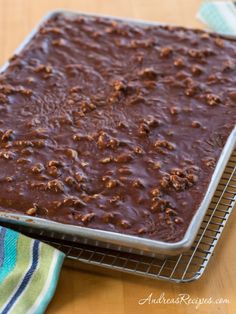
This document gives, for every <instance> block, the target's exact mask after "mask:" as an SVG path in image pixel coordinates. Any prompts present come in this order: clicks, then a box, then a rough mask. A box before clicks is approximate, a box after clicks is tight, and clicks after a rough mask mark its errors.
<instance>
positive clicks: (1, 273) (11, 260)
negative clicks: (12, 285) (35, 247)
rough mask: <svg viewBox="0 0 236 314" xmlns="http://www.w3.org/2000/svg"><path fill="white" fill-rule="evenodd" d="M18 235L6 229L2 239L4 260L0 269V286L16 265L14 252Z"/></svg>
mask: <svg viewBox="0 0 236 314" xmlns="http://www.w3.org/2000/svg"><path fill="white" fill-rule="evenodd" d="M3 229H4V228H3ZM18 238H19V233H17V232H15V231H13V230H10V229H7V231H6V233H5V237H4V243H3V249H4V253H3V254H4V256H5V258H4V260H3V264H2V267H1V268H0V284H1V283H2V282H3V280H4V279H5V278H6V277H7V276H8V274H9V273H10V272H11V271H12V270H13V269H14V267H15V265H16V253H17V252H16V251H17V241H18Z"/></svg>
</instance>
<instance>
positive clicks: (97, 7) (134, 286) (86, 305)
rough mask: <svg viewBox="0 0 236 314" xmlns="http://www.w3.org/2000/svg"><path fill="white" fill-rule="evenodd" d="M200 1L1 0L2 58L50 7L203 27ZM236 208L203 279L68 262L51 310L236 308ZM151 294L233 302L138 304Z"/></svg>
mask: <svg viewBox="0 0 236 314" xmlns="http://www.w3.org/2000/svg"><path fill="white" fill-rule="evenodd" d="M200 3H201V1H200V0H39V1H36V0H35V1H34V0H0V44H1V49H0V51H1V52H0V63H3V62H4V61H6V60H7V58H9V57H10V56H11V54H12V53H13V51H14V49H15V48H16V47H17V46H18V45H19V43H20V42H21V41H22V40H23V39H24V37H25V36H26V35H27V34H28V33H29V32H30V30H31V29H32V28H33V27H34V26H35V25H36V24H37V23H38V22H39V20H40V19H41V18H42V16H44V15H45V14H46V13H47V12H49V11H52V10H55V9H58V8H65V9H71V10H76V11H81V12H91V13H102V14H107V15H114V16H120V17H128V18H139V19H143V20H150V21H160V22H167V23H174V24H179V25H184V26H192V27H203V25H202V24H201V23H200V22H199V21H198V20H197V19H196V17H195V15H196V12H197V9H198V8H199V5H200ZM235 241H236V213H235V212H234V213H233V214H232V216H231V218H230V220H229V222H228V223H227V226H226V229H225V231H224V233H223V236H222V238H221V239H220V242H219V244H218V246H217V248H216V251H215V254H214V256H213V258H212V260H211V261H210V263H209V265H208V268H207V271H206V273H205V274H204V275H203V276H202V278H201V279H200V280H198V281H195V282H191V283H186V284H173V283H168V282H161V281H154V280H150V279H145V278H139V277H135V276H132V275H126V274H120V273H114V272H107V273H106V272H105V273H103V274H101V273H100V272H99V271H98V269H97V268H95V267H94V268H92V269H90V270H89V271H85V270H81V269H76V270H75V269H70V268H66V267H64V268H63V269H62V272H61V276H60V280H59V283H58V287H57V291H56V294H55V297H54V299H53V301H52V302H51V304H50V305H49V307H48V310H47V313H48V314H52V313H58V314H75V313H82V314H92V313H93V314H95V313H96V314H141V313H142V314H143V313H149V314H154V313H158V314H164V313H165V314H168V313H175V314H189V313H202V314H203V313H204V314H208V313H214V314H222V313H223V314H228V313H229V314H233V313H236V296H235V295H236V249H235ZM151 293H152V295H153V297H156V298H158V297H159V296H160V295H161V294H162V293H164V294H165V296H166V298H176V297H178V295H179V294H180V293H188V294H190V296H191V297H192V298H209V297H212V298H213V299H216V298H227V299H228V300H229V304H209V305H200V306H199V308H196V306H195V305H186V304H181V305H167V304H147V303H145V304H144V305H139V304H138V301H139V300H140V299H144V298H147V297H148V295H150V294H151Z"/></svg>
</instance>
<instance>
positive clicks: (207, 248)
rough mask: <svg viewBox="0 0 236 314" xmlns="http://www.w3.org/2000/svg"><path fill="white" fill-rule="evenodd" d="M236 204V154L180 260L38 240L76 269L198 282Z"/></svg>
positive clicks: (64, 242) (232, 157)
mask: <svg viewBox="0 0 236 314" xmlns="http://www.w3.org/2000/svg"><path fill="white" fill-rule="evenodd" d="M235 202H236V150H235V151H234V152H233V154H232V156H231V158H230V160H229V162H228V164H227V167H226V169H225V172H224V174H223V176H222V178H221V181H220V183H219V185H218V187H217V190H216V192H215V195H214V198H213V199H212V202H211V204H210V206H209V208H208V211H207V214H206V216H205V218H204V220H203V223H202V225H201V228H200V229H199V233H198V235H197V237H196V239H195V242H194V244H193V246H192V247H191V249H190V250H189V251H187V252H185V253H183V254H181V255H179V256H173V257H168V258H165V259H157V258H153V257H147V256H143V255H137V254H132V253H124V252H121V251H117V250H111V249H104V248H99V247H93V246H89V245H86V244H78V243H71V242H68V241H61V240H60V243H58V242H57V241H56V240H55V239H52V237H50V238H46V237H45V236H44V234H43V232H41V233H40V238H41V239H42V240H44V241H45V242H47V243H49V244H51V245H53V246H55V247H56V248H58V249H59V250H61V251H63V252H64V253H65V254H66V256H67V258H68V259H70V260H74V263H73V264H74V265H75V262H78V261H79V262H80V263H77V265H81V263H83V265H93V266H99V267H103V268H106V269H112V270H117V271H122V272H125V273H130V274H135V275H141V276H145V277H149V278H153V279H162V280H168V281H171V282H189V281H193V280H196V279H198V278H200V276H201V275H202V274H203V273H204V271H205V269H206V267H207V264H208V262H209V260H210V258H211V256H212V254H213V251H214V249H215V247H216V244H217V242H218V240H219V238H220V236H221V234H222V231H223V229H224V227H225V224H226V222H227V220H228V218H229V216H230V214H231V212H232V210H233V207H234V205H235Z"/></svg>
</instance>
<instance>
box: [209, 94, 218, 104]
mask: <svg viewBox="0 0 236 314" xmlns="http://www.w3.org/2000/svg"><path fill="white" fill-rule="evenodd" d="M206 102H207V104H208V105H209V106H216V105H219V104H220V103H221V98H220V97H219V96H218V95H215V94H206Z"/></svg>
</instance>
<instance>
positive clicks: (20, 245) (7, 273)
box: [0, 227, 64, 314]
mask: <svg viewBox="0 0 236 314" xmlns="http://www.w3.org/2000/svg"><path fill="white" fill-rule="evenodd" d="M63 260H64V254H63V253H62V252H60V251H58V250H56V249H54V248H53V247H50V246H49V245H47V244H45V243H42V242H40V241H38V240H34V239H31V238H28V237H26V236H24V235H22V234H20V233H18V232H15V231H13V230H10V229H7V228H4V227H0V313H1V314H6V313H12V314H30V313H32V314H41V313H44V311H45V309H46V307H47V305H48V303H49V302H50V300H51V299H52V297H53V294H54V291H55V288H56V285H57V281H58V276H59V273H60V269H61V266H62V263H63Z"/></svg>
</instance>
